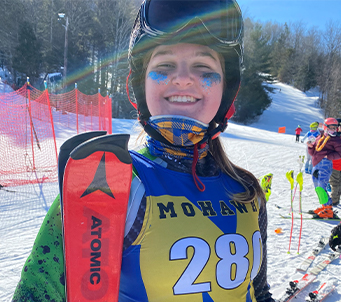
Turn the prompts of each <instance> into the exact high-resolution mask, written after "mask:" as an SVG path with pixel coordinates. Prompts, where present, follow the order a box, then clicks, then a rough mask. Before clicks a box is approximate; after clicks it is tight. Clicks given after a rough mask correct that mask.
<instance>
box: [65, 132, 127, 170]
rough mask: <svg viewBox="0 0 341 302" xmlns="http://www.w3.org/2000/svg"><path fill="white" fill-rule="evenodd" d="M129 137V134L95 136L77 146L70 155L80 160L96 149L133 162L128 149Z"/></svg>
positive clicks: (124, 161)
mask: <svg viewBox="0 0 341 302" xmlns="http://www.w3.org/2000/svg"><path fill="white" fill-rule="evenodd" d="M129 138H130V135H129V134H111V135H105V136H99V137H95V138H93V139H90V140H88V141H86V142H84V143H82V144H80V145H79V146H78V147H76V148H75V149H74V150H73V151H72V152H71V154H70V157H71V158H72V159H74V160H78V159H83V158H85V157H87V156H89V155H90V154H92V153H94V152H96V151H104V152H111V153H114V154H115V155H116V156H117V158H118V159H119V160H120V161H121V162H123V163H125V164H131V163H132V159H131V156H130V154H129V151H128V142H129Z"/></svg>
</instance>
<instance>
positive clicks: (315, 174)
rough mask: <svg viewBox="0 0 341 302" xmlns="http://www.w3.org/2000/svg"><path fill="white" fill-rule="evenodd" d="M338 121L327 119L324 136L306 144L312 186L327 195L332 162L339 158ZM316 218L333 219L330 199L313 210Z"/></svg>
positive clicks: (340, 156) (340, 146)
mask: <svg viewBox="0 0 341 302" xmlns="http://www.w3.org/2000/svg"><path fill="white" fill-rule="evenodd" d="M337 129H338V121H337V120H336V119H335V118H332V117H329V118H326V119H325V120H324V124H323V130H324V134H323V135H320V136H318V137H317V139H316V141H315V142H314V143H307V145H308V152H309V154H310V155H311V156H312V162H313V170H312V179H313V182H314V186H315V188H316V187H321V188H323V189H324V190H325V191H326V194H327V195H328V193H327V190H326V188H327V183H328V181H329V178H330V176H331V174H332V168H333V162H332V161H333V160H335V159H339V158H341V140H340V137H337V136H336V134H337ZM314 213H315V216H316V217H321V218H333V217H334V212H333V206H332V199H331V198H330V196H329V195H328V202H327V203H325V204H322V207H320V208H317V209H316V210H314Z"/></svg>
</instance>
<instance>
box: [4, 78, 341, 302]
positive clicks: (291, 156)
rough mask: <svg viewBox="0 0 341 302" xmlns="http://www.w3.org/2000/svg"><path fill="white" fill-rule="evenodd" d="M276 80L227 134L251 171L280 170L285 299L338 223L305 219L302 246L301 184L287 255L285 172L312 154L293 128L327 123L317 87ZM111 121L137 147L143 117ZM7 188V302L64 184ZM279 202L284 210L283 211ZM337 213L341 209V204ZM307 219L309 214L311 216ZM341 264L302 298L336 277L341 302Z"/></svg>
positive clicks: (276, 270)
mask: <svg viewBox="0 0 341 302" xmlns="http://www.w3.org/2000/svg"><path fill="white" fill-rule="evenodd" d="M272 85H273V87H274V88H275V90H274V94H271V97H272V99H273V101H272V104H271V105H270V107H269V108H268V109H267V110H266V111H264V113H263V115H262V116H261V117H260V118H259V120H258V121H257V122H256V123H254V124H252V125H248V126H245V125H240V124H237V123H233V122H230V123H229V126H228V128H227V129H226V131H225V132H224V133H222V134H221V136H220V137H221V140H222V142H223V145H224V148H225V150H226V153H227V155H228V156H229V158H230V160H232V162H234V163H235V164H237V165H239V166H241V167H243V168H245V169H247V170H249V171H251V172H252V173H253V174H254V175H255V176H256V177H261V176H262V175H265V174H267V173H273V182H272V189H271V191H272V194H271V196H270V199H269V201H268V203H267V211H268V282H269V283H270V286H271V292H272V293H273V297H274V298H279V297H280V295H281V293H282V292H283V290H284V289H285V287H286V286H287V284H288V282H289V280H293V279H297V278H299V277H300V276H302V273H298V272H296V268H297V267H298V266H299V265H300V264H301V263H302V261H303V260H304V259H305V258H307V257H308V256H309V255H310V253H311V251H312V249H313V248H314V247H315V246H316V245H317V243H318V241H319V239H320V237H321V236H324V237H329V235H330V232H331V229H332V228H333V227H334V226H335V225H337V224H338V222H337V221H316V220H312V219H308V220H303V223H302V237H301V242H300V245H299V244H298V242H299V232H300V217H299V215H298V214H297V212H298V207H299V200H300V198H299V196H300V195H299V192H298V191H299V190H298V189H297V192H296V194H295V199H294V202H293V203H294V210H295V215H294V224H293V226H294V227H293V232H292V234H293V236H292V243H291V249H290V253H288V250H289V248H288V247H289V238H290V232H291V219H282V218H280V215H285V216H288V213H289V208H290V201H291V190H290V183H289V182H288V180H287V179H286V176H285V175H286V172H287V171H289V170H291V169H293V170H294V178H296V175H297V173H298V171H299V169H300V166H299V163H298V159H299V156H303V155H305V153H306V146H305V144H303V143H295V135H294V130H295V128H296V127H297V125H298V124H300V125H301V127H302V129H303V133H302V135H303V134H305V133H306V132H307V131H308V130H309V124H310V123H311V122H313V121H323V116H324V115H323V112H322V110H321V109H319V108H318V107H317V106H316V103H317V98H318V92H317V91H307V92H306V93H303V92H302V91H299V90H298V89H295V88H292V87H291V86H288V85H285V84H282V83H274V84H272ZM3 91H8V92H9V91H10V88H9V87H4V86H3V85H2V83H1V82H0V93H1V92H3ZM0 114H1V108H0ZM53 114H54V120H57V117H56V114H60V112H55V111H53ZM71 120H72V119H71ZM0 121H1V117H0ZM112 124H113V131H114V132H116V133H130V134H131V139H130V141H129V148H130V149H133V148H135V147H136V139H137V137H138V135H139V133H140V129H138V128H136V125H137V122H136V120H119V119H113V120H112ZM283 126H285V127H286V134H279V133H278V127H283ZM55 131H56V138H57V147H58V148H59V147H60V146H61V144H62V143H63V142H64V141H65V140H66V139H67V138H69V137H71V136H73V135H75V134H76V133H75V132H74V131H72V130H70V129H66V128H62V127H61V126H60V125H58V124H57V123H56V126H55ZM5 189H8V191H4V190H0V200H1V202H0V234H1V240H0V250H1V254H0V280H1V283H0V301H4V302H7V301H10V300H11V297H12V295H13V293H14V290H15V287H16V285H17V283H18V281H19V279H20V272H21V270H22V268H23V265H24V263H25V261H26V259H27V257H28V255H29V253H30V252H31V249H32V245H33V242H34V239H35V237H36V235H37V233H38V231H39V228H40V225H41V223H42V221H43V219H44V217H45V215H46V207H45V205H46V203H47V206H50V205H51V203H52V201H53V199H54V198H55V196H56V195H57V193H58V185H57V184H56V183H52V184H48V183H44V184H41V186H40V187H38V186H36V187H35V189H32V186H31V187H25V186H22V187H14V188H5ZM30 190H31V191H30ZM10 191H12V192H10ZM13 191H15V192H13ZM43 197H44V198H43ZM43 199H44V200H43ZM45 201H46V203H45ZM301 201H302V208H303V211H308V210H310V209H315V208H317V207H318V206H319V202H318V198H317V195H316V194H315V191H314V186H313V182H312V179H311V175H310V174H305V173H304V174H303V190H302V192H301ZM278 206H279V207H281V208H280V209H279V208H278ZM338 210H339V213H341V207H339V208H338ZM303 216H304V217H306V218H308V217H310V216H309V215H308V214H303ZM279 228H281V230H282V232H281V233H279V234H277V233H276V232H275V230H276V229H279ZM330 251H331V250H330V249H329V247H328V246H327V247H326V248H325V249H324V250H323V251H322V252H321V253H320V254H319V255H318V256H317V257H316V259H315V261H314V262H313V264H312V265H311V267H314V266H316V265H317V263H319V262H321V261H323V260H324V259H325V257H326V256H327V255H328V253H329V252H330ZM298 252H299V253H298ZM340 265H341V259H338V260H335V261H334V262H333V263H332V264H330V265H329V266H328V267H327V268H326V269H325V270H323V271H322V272H321V273H320V274H319V276H318V278H317V279H316V280H315V281H314V282H313V283H312V284H310V285H309V286H308V287H307V288H306V290H305V291H302V292H301V293H300V294H299V295H298V299H295V301H297V302H301V301H304V298H305V297H306V296H307V294H308V293H309V292H310V291H313V290H315V289H316V288H317V287H319V286H320V285H321V284H322V283H323V282H324V281H327V280H335V277H336V278H338V280H339V281H338V283H336V285H337V288H336V290H335V291H334V292H333V293H332V294H331V295H330V296H329V297H328V298H327V299H326V300H325V302H339V301H341V280H340ZM308 271H309V270H308Z"/></svg>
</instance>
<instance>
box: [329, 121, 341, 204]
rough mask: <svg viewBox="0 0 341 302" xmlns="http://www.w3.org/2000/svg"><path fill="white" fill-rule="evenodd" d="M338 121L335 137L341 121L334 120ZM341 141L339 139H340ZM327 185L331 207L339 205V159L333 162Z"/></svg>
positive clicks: (340, 186)
mask: <svg viewBox="0 0 341 302" xmlns="http://www.w3.org/2000/svg"><path fill="white" fill-rule="evenodd" d="M336 120H337V121H338V125H339V126H338V133H337V135H336V136H338V137H340V133H341V126H340V123H341V119H338V118H337V119H336ZM340 139H341V138H340ZM329 184H330V189H331V194H330V195H331V198H332V201H333V205H338V204H339V203H340V196H341V158H340V159H335V160H333V170H332V174H331V176H330V178H329Z"/></svg>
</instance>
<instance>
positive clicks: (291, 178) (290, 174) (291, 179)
mask: <svg viewBox="0 0 341 302" xmlns="http://www.w3.org/2000/svg"><path fill="white" fill-rule="evenodd" d="M286 177H287V179H288V181H289V182H290V188H291V194H290V205H291V208H290V211H291V230H290V237H289V248H288V254H290V248H291V239H292V230H293V228H294V209H293V202H294V197H295V194H293V189H294V170H290V171H288V172H287V173H286ZM295 193H296V190H295Z"/></svg>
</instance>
